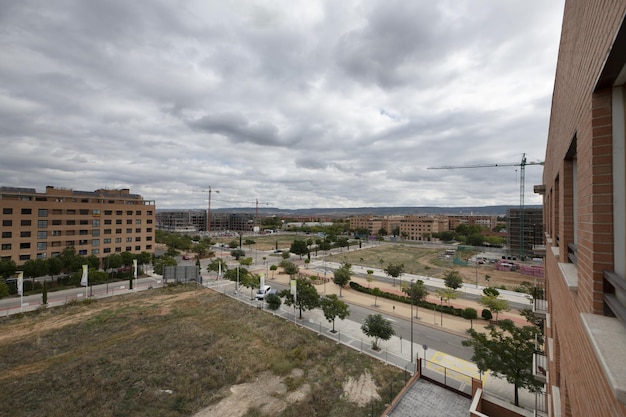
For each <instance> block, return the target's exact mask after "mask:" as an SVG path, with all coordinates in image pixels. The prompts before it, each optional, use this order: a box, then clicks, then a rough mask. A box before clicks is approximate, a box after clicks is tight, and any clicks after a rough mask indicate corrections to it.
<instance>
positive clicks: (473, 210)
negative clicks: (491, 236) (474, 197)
mask: <svg viewBox="0 0 626 417" xmlns="http://www.w3.org/2000/svg"><path fill="white" fill-rule="evenodd" d="M511 208H513V209H515V208H519V206H518V205H508V206H485V207H353V208H307V209H279V208H275V207H263V208H261V207H259V211H258V212H259V216H263V217H265V216H272V215H275V216H294V217H303V216H311V217H315V216H323V217H349V216H361V215H367V214H371V215H374V216H391V215H409V214H457V215H458V214H464V215H469V214H475V215H483V216H504V215H506V211H507V210H508V209H511ZM526 208H541V206H540V205H527V206H526ZM211 211H212V212H218V213H254V212H256V207H237V208H220V209H212V210H211Z"/></svg>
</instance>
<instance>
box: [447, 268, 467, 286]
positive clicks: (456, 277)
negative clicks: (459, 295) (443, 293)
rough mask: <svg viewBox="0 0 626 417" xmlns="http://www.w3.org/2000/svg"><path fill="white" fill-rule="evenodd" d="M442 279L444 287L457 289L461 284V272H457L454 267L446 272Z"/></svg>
mask: <svg viewBox="0 0 626 417" xmlns="http://www.w3.org/2000/svg"><path fill="white" fill-rule="evenodd" d="M443 281H444V284H445V286H446V287H448V288H451V289H453V290H457V289H459V288H461V287H462V286H463V278H461V274H459V271H456V270H454V269H451V270H449V271H448V272H446V275H445V277H444V279H443Z"/></svg>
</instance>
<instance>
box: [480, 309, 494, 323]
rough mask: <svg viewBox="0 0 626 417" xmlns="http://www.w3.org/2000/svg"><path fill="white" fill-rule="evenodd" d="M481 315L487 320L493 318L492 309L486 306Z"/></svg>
mask: <svg viewBox="0 0 626 417" xmlns="http://www.w3.org/2000/svg"><path fill="white" fill-rule="evenodd" d="M480 317H482V318H483V319H485V320H491V319H492V318H493V314H491V310H488V309H486V308H484V309H483V311H482V313H480Z"/></svg>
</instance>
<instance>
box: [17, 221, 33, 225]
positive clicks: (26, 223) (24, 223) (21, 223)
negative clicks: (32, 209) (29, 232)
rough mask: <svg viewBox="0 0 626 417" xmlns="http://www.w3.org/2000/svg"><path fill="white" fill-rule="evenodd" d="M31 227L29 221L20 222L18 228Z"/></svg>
mask: <svg viewBox="0 0 626 417" xmlns="http://www.w3.org/2000/svg"><path fill="white" fill-rule="evenodd" d="M30 225H31V221H30V220H22V221H20V226H30Z"/></svg>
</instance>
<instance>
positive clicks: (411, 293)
mask: <svg viewBox="0 0 626 417" xmlns="http://www.w3.org/2000/svg"><path fill="white" fill-rule="evenodd" d="M414 283H415V280H414V279H412V280H411V291H410V292H409V297H410V298H411V363H413V284H414Z"/></svg>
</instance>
